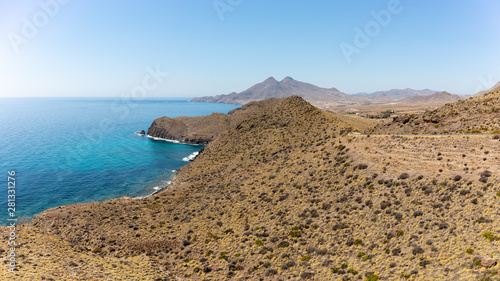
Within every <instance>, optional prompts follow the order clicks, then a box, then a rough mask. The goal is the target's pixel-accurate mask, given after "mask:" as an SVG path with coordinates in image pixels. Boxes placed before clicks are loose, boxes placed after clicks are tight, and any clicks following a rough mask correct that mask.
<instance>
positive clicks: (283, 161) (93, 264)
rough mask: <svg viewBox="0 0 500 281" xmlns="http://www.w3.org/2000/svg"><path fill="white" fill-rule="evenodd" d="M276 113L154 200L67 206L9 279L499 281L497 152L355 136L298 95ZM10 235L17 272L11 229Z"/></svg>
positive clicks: (466, 142)
mask: <svg viewBox="0 0 500 281" xmlns="http://www.w3.org/2000/svg"><path fill="white" fill-rule="evenodd" d="M492 97H495V96H491V97H487V99H490V98H492ZM262 103H264V104H262ZM271 103H274V105H271ZM271 103H269V102H268V101H263V102H256V103H255V104H254V105H255V106H256V107H255V108H254V109H252V110H250V109H242V110H243V111H246V112H247V113H248V114H247V116H245V117H244V118H242V119H241V120H240V121H238V122H237V123H236V124H234V125H232V126H229V127H228V128H227V130H224V131H222V132H220V133H218V134H217V135H216V136H215V137H214V138H213V139H212V140H211V141H210V142H209V143H208V144H207V145H206V146H205V148H204V149H203V151H201V152H200V154H199V156H198V157H197V158H196V159H194V161H193V162H191V163H190V164H188V165H186V166H184V167H182V168H181V169H179V171H178V173H177V175H176V177H175V178H174V179H173V181H172V183H171V185H169V186H168V188H166V189H164V190H162V191H160V192H159V193H157V194H155V195H153V196H150V197H148V198H142V199H131V198H128V197H126V198H118V199H113V200H109V201H105V202H95V203H82V204H72V205H67V206H61V207H57V208H53V209H50V210H46V211H44V212H43V213H41V214H39V215H37V216H35V218H34V219H33V220H32V221H31V222H30V223H29V224H28V225H16V228H15V237H16V238H17V239H18V240H16V245H18V246H17V247H16V248H15V254H16V257H19V258H20V260H24V261H23V262H19V270H18V271H15V272H14V273H10V272H7V270H2V271H0V279H3V280H9V279H12V280H352V279H356V280H401V279H403V280H404V279H409V280H484V279H485V278H484V277H485V275H486V274H488V276H490V277H491V276H493V277H494V276H495V274H496V273H497V271H498V270H499V266H500V265H498V264H497V262H498V261H499V257H498V250H497V248H498V247H496V246H497V245H498V243H499V241H500V233H499V230H500V220H498V219H497V217H498V200H499V199H498V186H499V184H500V181H499V178H498V176H499V174H500V167H499V165H498V159H497V158H496V157H497V155H499V153H500V150H499V149H500V148H499V146H498V141H496V140H492V138H491V137H489V136H488V137H487V138H485V137H483V136H479V137H476V136H472V137H468V138H464V137H448V136H446V137H425V136H418V137H413V136H377V135H372V136H363V135H361V136H356V135H352V134H349V133H348V132H349V131H350V128H349V127H347V125H346V124H345V123H343V122H341V121H339V120H338V119H337V118H336V117H335V116H334V115H332V114H329V113H328V112H325V111H322V110H319V109H318V108H316V107H314V106H312V105H311V104H309V103H307V102H306V101H304V100H303V99H302V98H300V97H298V96H292V97H288V98H284V99H280V100H278V101H273V102H271ZM253 110H255V112H254V113H252V111H253ZM207 124H209V122H207V123H205V124H204V125H203V126H205V125H207ZM486 152H488V153H486ZM465 154H466V155H467V157H465V156H463V155H465ZM137 156H138V155H133V157H137ZM139 156H140V154H139ZM438 157H441V159H439V158H438ZM164 161H170V159H165V160H164ZM445 163H446V164H445ZM0 230H1V231H3V233H6V234H5V235H2V236H0V244H2V245H4V246H3V247H2V248H1V249H2V250H3V252H4V254H5V255H6V257H5V258H4V260H5V261H7V262H9V260H10V259H9V260H8V259H7V254H10V249H9V248H8V241H9V239H11V238H10V237H12V234H11V235H9V233H11V231H12V230H11V229H9V228H7V227H0ZM18 243H19V244H18Z"/></svg>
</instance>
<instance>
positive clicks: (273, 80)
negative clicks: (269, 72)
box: [264, 76, 278, 83]
mask: <svg viewBox="0 0 500 281" xmlns="http://www.w3.org/2000/svg"><path fill="white" fill-rule="evenodd" d="M264 82H266V83H277V82H278V81H277V80H276V79H274V77H272V76H271V77H269V78H267V79H266V80H264Z"/></svg>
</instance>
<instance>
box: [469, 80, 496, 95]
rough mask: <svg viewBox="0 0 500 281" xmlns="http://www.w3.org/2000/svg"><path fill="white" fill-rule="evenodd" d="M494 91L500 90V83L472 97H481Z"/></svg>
mask: <svg viewBox="0 0 500 281" xmlns="http://www.w3.org/2000/svg"><path fill="white" fill-rule="evenodd" d="M495 89H500V82H498V83H496V84H495V86H493V87H491V88H489V89H488V90H484V91H480V92H477V93H476V94H475V95H473V97H477V96H482V95H484V94H486V93H489V92H492V91H495Z"/></svg>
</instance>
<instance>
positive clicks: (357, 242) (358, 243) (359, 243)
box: [353, 239, 363, 245]
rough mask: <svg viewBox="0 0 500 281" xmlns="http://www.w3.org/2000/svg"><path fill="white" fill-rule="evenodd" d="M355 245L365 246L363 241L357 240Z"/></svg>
mask: <svg viewBox="0 0 500 281" xmlns="http://www.w3.org/2000/svg"><path fill="white" fill-rule="evenodd" d="M353 244H354V245H361V244H363V241H362V240H361V239H356V240H354V242H353Z"/></svg>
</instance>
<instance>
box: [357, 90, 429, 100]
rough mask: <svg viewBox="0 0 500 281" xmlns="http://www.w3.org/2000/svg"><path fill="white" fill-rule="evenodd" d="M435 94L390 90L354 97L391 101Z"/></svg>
mask: <svg viewBox="0 0 500 281" xmlns="http://www.w3.org/2000/svg"><path fill="white" fill-rule="evenodd" d="M435 93H437V92H436V91H433V90H429V89H424V90H414V89H410V88H407V89H392V90H389V91H377V92H373V93H357V94H354V96H357V97H366V98H375V99H376V98H380V97H386V98H389V99H391V100H400V99H404V98H409V97H413V96H430V95H432V94H435Z"/></svg>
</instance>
